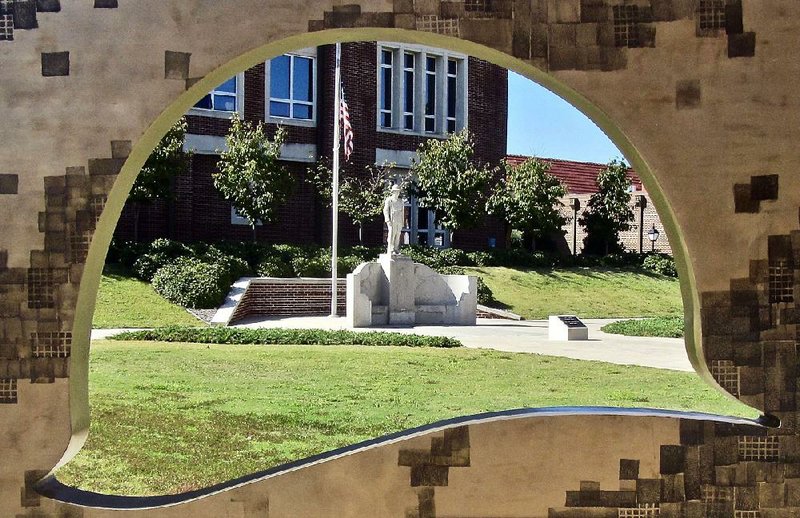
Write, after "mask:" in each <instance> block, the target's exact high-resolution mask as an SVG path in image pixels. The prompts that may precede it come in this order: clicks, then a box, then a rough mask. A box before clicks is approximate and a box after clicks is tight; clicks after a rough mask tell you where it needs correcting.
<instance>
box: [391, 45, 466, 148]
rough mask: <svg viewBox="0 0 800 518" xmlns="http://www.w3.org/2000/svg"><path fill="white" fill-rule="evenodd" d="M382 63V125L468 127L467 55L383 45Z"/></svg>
mask: <svg viewBox="0 0 800 518" xmlns="http://www.w3.org/2000/svg"><path fill="white" fill-rule="evenodd" d="M378 63H379V67H378V113H377V117H378V128H379V129H384V130H395V131H403V132H413V133H419V134H440V135H441V134H445V133H452V132H455V131H458V130H459V129H461V128H463V127H465V126H466V113H467V111H466V72H467V70H466V68H467V60H466V57H465V56H461V55H453V54H450V53H449V52H447V51H444V50H439V49H428V48H425V47H418V46H412V45H400V44H381V45H379V46H378Z"/></svg>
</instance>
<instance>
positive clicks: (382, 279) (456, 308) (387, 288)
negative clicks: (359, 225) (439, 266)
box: [347, 185, 478, 327]
mask: <svg viewBox="0 0 800 518" xmlns="http://www.w3.org/2000/svg"><path fill="white" fill-rule="evenodd" d="M404 212H405V204H404V202H403V200H402V199H401V198H400V187H399V186H397V185H395V186H393V187H392V190H391V194H390V195H389V197H388V198H386V200H385V201H384V203H383V217H384V220H385V221H386V227H387V230H388V236H387V240H386V241H387V243H386V244H387V247H386V253H385V254H380V256H379V257H378V260H377V261H372V262H368V263H362V264H360V265H359V266H358V267H357V268H356V269H355V270H354V271H353V273H351V274H349V275H348V276H347V319H348V322H349V324H350V325H351V326H352V327H370V326H378V325H399V326H411V325H414V324H453V325H475V312H476V310H477V305H478V282H477V279H476V278H475V277H474V276H470V275H441V274H440V273H438V272H436V271H434V270H433V269H431V268H429V267H428V266H425V265H424V264H419V263H415V262H414V261H412V260H411V258H409V257H406V256H404V255H402V254H401V253H400V236H401V234H402V230H403V216H404Z"/></svg>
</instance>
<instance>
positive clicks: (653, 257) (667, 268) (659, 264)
mask: <svg viewBox="0 0 800 518" xmlns="http://www.w3.org/2000/svg"><path fill="white" fill-rule="evenodd" d="M642 268H644V269H645V270H650V271H651V272H655V273H660V274H661V275H666V276H667V277H677V276H678V269H677V268H676V267H675V259H673V258H672V257H670V256H668V255H666V254H648V255H647V257H645V258H644V261H642Z"/></svg>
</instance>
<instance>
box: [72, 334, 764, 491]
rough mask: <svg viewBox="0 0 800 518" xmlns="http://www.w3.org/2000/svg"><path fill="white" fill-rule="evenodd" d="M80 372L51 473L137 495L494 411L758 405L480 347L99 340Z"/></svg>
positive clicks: (640, 370)
mask: <svg viewBox="0 0 800 518" xmlns="http://www.w3.org/2000/svg"><path fill="white" fill-rule="evenodd" d="M89 382H90V403H91V408H92V425H91V434H90V436H89V440H88V442H87V444H86V447H85V448H84V449H83V451H81V453H80V454H79V455H78V457H77V458H76V459H74V460H73V461H72V462H71V463H70V464H68V465H67V466H66V467H64V468H62V469H61V470H60V471H59V478H60V479H61V480H63V481H64V482H66V483H69V484H74V485H78V486H80V487H83V488H86V489H90V490H94V491H101V492H110V493H123V494H132V495H134V494H135V495H142V494H153V493H164V492H176V491H180V490H188V489H192V488H197V487H201V486H205V485H208V484H212V483H215V482H221V481H224V480H228V479H230V478H233V477H236V476H239V475H243V474H246V473H251V472H254V471H257V470H262V469H265V468H267V467H270V466H274V465H277V464H279V463H283V462H286V461H290V460H293V459H299V458H304V457H306V456H309V455H312V454H314V453H318V452H322V451H326V450H330V449H333V448H336V447H340V446H344V445H347V444H351V443H354V442H357V441H361V440H364V439H368V438H372V437H376V436H380V435H382V434H386V433H389V432H394V431H398V430H403V429H406V428H409V427H413V426H417V425H422V424H425V423H430V422H434V421H437V420H440V419H444V418H448V417H453V416H459V415H466V414H472V413H477V412H484V411H489V410H501V409H510V408H518V407H526V406H529V407H540V406H553V405H612V406H643V407H660V408H673V409H687V410H700V411H707V412H716V413H721V414H735V415H749V416H754V413H752V412H749V411H748V410H747V409H745V408H744V407H743V406H742V405H740V404H737V403H736V402H734V401H731V400H729V399H727V398H725V397H723V396H722V395H720V394H718V393H716V392H715V391H714V390H712V389H711V388H709V387H707V386H706V385H705V384H704V383H703V382H701V381H700V379H699V378H698V377H697V376H696V375H694V374H691V373H681V372H673V371H665V370H657V369H650V368H644V367H631V366H619V365H612V364H606V363H599V362H585V361H577V360H570V359H566V358H555V357H547V356H539V355H533V354H513V353H502V352H497V351H491V350H475V349H446V350H445V349H430V348H420V349H418V348H414V349H409V348H399V347H382V348H375V347H354V346H341V347H339V346H335V347H331V346H327V347H326V346H251V345H237V346H224V345H205V344H203V345H198V344H175V343H170V344H166V343H158V342H156V343H153V342H106V341H97V342H93V344H92V354H91V357H90V379H89Z"/></svg>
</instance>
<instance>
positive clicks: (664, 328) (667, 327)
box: [600, 317, 683, 338]
mask: <svg viewBox="0 0 800 518" xmlns="http://www.w3.org/2000/svg"><path fill="white" fill-rule="evenodd" d="M600 330H601V331H603V332H604V333H614V334H618V335H626V336H663V337H667V338H683V317H653V318H643V319H640V320H620V321H619V322H612V323H611V324H606V325H604V326H603V327H602V328H601V329H600Z"/></svg>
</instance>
